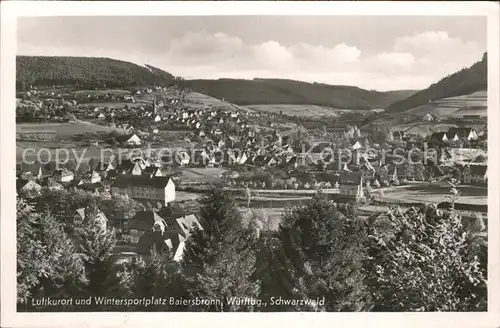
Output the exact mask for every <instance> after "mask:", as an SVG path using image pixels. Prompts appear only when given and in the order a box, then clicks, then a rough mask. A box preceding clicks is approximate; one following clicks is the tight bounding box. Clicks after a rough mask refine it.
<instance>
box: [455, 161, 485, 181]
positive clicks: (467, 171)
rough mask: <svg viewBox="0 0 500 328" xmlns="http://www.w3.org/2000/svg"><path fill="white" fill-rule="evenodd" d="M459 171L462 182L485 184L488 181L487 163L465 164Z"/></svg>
mask: <svg viewBox="0 0 500 328" xmlns="http://www.w3.org/2000/svg"><path fill="white" fill-rule="evenodd" d="M461 173H462V181H463V183H473V184H486V183H487V182H488V166H487V165H467V166H465V167H464V168H463V169H462V170H461Z"/></svg>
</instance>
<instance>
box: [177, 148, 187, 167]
mask: <svg viewBox="0 0 500 328" xmlns="http://www.w3.org/2000/svg"><path fill="white" fill-rule="evenodd" d="M175 159H176V162H177V164H178V165H188V164H189V162H190V161H191V157H190V156H189V154H188V153H187V151H184V150H180V151H177V152H176V154H175Z"/></svg>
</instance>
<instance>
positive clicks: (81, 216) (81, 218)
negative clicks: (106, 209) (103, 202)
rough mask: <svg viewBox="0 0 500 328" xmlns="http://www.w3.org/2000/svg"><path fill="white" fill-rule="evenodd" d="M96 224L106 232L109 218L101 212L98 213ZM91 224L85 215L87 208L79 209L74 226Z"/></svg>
mask: <svg viewBox="0 0 500 328" xmlns="http://www.w3.org/2000/svg"><path fill="white" fill-rule="evenodd" d="M93 219H94V222H95V223H96V224H97V225H98V226H99V227H100V229H101V230H103V231H104V230H106V229H107V225H108V218H107V217H106V215H104V213H103V212H101V211H100V210H98V211H97V214H96V216H95V217H94V218H93ZM88 223H90V218H89V217H87V216H86V214H85V208H79V209H77V210H76V212H75V215H73V224H75V225H81V224H88Z"/></svg>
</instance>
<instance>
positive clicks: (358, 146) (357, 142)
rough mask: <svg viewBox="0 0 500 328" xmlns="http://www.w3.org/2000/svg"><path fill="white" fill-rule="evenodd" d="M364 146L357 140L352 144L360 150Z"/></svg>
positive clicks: (353, 147)
mask: <svg viewBox="0 0 500 328" xmlns="http://www.w3.org/2000/svg"><path fill="white" fill-rule="evenodd" d="M361 147H362V145H361V143H360V142H359V141H356V142H355V143H354V145H352V149H353V150H358V149H360V148H361Z"/></svg>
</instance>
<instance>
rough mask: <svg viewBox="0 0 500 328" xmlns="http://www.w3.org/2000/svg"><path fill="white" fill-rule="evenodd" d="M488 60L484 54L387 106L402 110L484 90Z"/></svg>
mask: <svg viewBox="0 0 500 328" xmlns="http://www.w3.org/2000/svg"><path fill="white" fill-rule="evenodd" d="M487 73H488V61H487V55H486V54H484V56H483V58H482V60H481V61H479V62H477V63H475V64H474V65H472V66H471V67H469V68H465V69H462V70H460V71H458V72H456V73H454V74H452V75H450V76H447V77H445V78H443V79H441V80H440V81H438V82H437V83H434V84H432V85H431V86H429V87H428V88H427V89H424V90H421V91H418V92H416V93H415V94H413V95H411V96H410V97H408V98H406V99H404V100H401V101H397V102H395V103H393V104H392V105H391V106H389V109H388V111H389V112H393V113H396V112H403V111H405V110H408V109H411V108H415V107H417V106H420V105H423V104H426V103H428V102H429V101H433V100H436V99H443V98H447V97H454V96H459V95H466V94H470V93H473V92H476V91H479V90H486V89H487V84H488V81H487V80H488V78H487V75H488V74H487Z"/></svg>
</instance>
